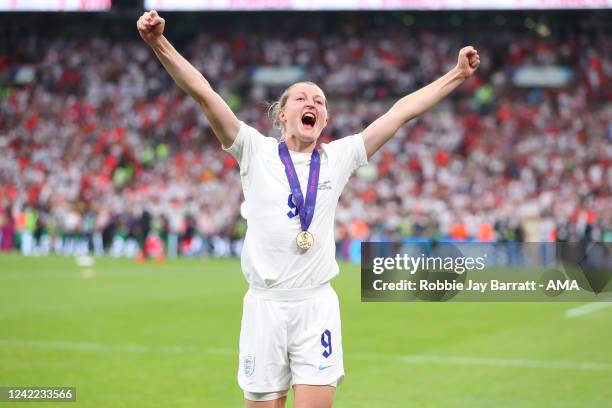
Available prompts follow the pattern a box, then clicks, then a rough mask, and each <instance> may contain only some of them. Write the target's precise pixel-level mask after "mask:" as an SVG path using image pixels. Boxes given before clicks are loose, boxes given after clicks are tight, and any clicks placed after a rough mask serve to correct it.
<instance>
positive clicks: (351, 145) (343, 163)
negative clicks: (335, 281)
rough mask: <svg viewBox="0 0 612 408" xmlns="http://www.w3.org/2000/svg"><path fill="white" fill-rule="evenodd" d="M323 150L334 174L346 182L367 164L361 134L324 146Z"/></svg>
mask: <svg viewBox="0 0 612 408" xmlns="http://www.w3.org/2000/svg"><path fill="white" fill-rule="evenodd" d="M323 149H324V150H325V151H326V152H327V155H328V157H329V160H330V165H331V166H333V168H334V173H335V174H336V175H337V176H338V177H340V178H344V179H346V180H348V178H349V177H350V176H351V174H353V172H354V171H355V170H357V169H358V168H359V167H361V166H365V165H366V164H368V156H367V154H366V150H365V144H364V143H363V136H362V135H361V133H358V134H355V135H351V136H346V137H343V138H342V139H339V140H334V141H333V142H331V143H329V144H327V145H324V146H323Z"/></svg>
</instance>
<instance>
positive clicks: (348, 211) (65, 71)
mask: <svg viewBox="0 0 612 408" xmlns="http://www.w3.org/2000/svg"><path fill="white" fill-rule="evenodd" d="M170 39H171V40H172V38H170ZM470 42H472V43H474V44H475V45H476V46H477V48H478V50H479V53H480V55H481V61H482V64H481V67H480V69H479V71H478V73H477V76H476V78H473V79H471V80H470V81H469V82H467V83H465V84H464V85H463V86H462V87H461V88H460V89H459V90H458V92H457V93H456V94H454V95H453V96H452V97H451V98H449V99H448V100H446V101H444V102H443V103H442V104H441V105H439V106H437V107H436V108H435V109H434V110H432V111H431V112H429V113H427V114H425V115H424V116H423V117H422V118H420V119H418V120H414V121H412V122H410V123H409V124H408V125H406V126H404V127H403V128H402V129H400V131H399V132H398V134H397V135H396V137H395V138H394V139H392V141H391V142H390V143H388V145H386V146H385V147H384V148H383V149H382V150H381V151H380V152H379V153H378V154H377V155H376V156H374V157H373V158H372V160H371V161H370V164H369V165H368V166H367V167H364V168H362V169H360V170H359V171H358V172H357V174H356V175H355V176H354V177H353V179H352V180H351V182H349V184H348V185H347V188H346V190H345V192H344V193H343V195H342V197H341V199H340V203H339V206H338V209H337V217H336V218H337V228H336V233H337V241H338V244H339V245H338V251H339V256H340V257H343V256H344V257H345V258H346V257H348V254H347V252H348V246H349V245H350V243H351V242H354V241H358V240H366V239H370V240H400V239H406V238H409V239H420V238H428V239H454V240H476V241H489V242H492V241H527V242H550V241H555V240H571V241H578V240H587V241H591V240H593V241H605V242H612V201H611V197H610V195H611V192H612V166H611V163H612V104H611V103H610V102H612V81H610V79H611V77H612V36H610V35H602V34H601V33H598V32H589V33H578V34H576V35H563V36H562V35H555V34H554V33H553V34H549V35H548V36H541V35H540V36H539V35H537V34H535V33H534V32H528V33H523V34H517V33H516V32H510V31H508V32H506V31H504V30H499V31H498V32H487V31H484V32H481V33H480V34H479V35H478V37H477V38H470ZM463 45H464V40H463V38H460V37H458V36H456V35H453V34H452V33H444V32H441V33H437V32H433V31H429V30H411V31H401V30H389V29H387V30H385V29H376V30H374V29H372V30H369V31H368V34H367V35H361V34H360V33H359V32H350V30H344V31H343V30H338V32H336V33H332V34H325V35H323V34H321V33H318V32H316V31H307V32H302V33H301V34H299V35H296V36H293V37H291V38H287V37H285V36H281V35H275V34H263V33H262V34H257V35H255V34H253V33H249V34H248V35H247V34H241V33H234V34H232V35H229V34H227V35H225V34H222V33H216V34H214V35H213V34H207V33H202V34H200V35H197V36H195V37H194V38H193V39H192V40H191V41H189V42H188V43H185V44H181V46H180V47H179V49H180V50H181V51H182V52H183V53H184V54H185V55H186V56H187V57H188V59H189V60H190V61H192V63H193V64H194V65H195V66H196V68H198V69H199V70H200V71H201V72H202V73H203V74H204V75H205V76H206V77H207V78H208V79H209V81H210V82H211V84H212V85H213V87H214V88H215V89H216V90H217V91H218V92H219V93H220V94H221V95H223V96H224V98H225V99H226V100H227V101H228V103H229V104H230V106H231V107H232V108H233V109H234V110H235V111H236V112H237V113H238V116H239V118H241V120H243V121H245V122H247V123H249V124H251V125H252V126H254V127H256V128H258V129H259V130H260V131H262V133H267V134H269V135H276V136H278V133H279V132H278V131H277V130H275V129H272V128H271V121H270V120H269V119H268V118H267V115H266V110H267V106H266V104H265V101H273V100H274V99H275V98H276V97H278V95H280V93H281V92H282V89H283V88H284V87H285V86H286V84H283V83H275V82H274V81H271V80H270V79H269V78H268V80H267V82H266V80H265V78H264V79H263V80H262V79H261V77H262V76H265V75H262V76H258V75H259V74H261V73H262V72H263V71H262V68H270V67H273V68H274V69H276V70H277V71H273V72H275V75H276V76H279V74H278V73H279V72H283V71H282V70H280V68H283V69H284V68H287V69H289V70H291V69H293V71H290V72H295V69H299V70H303V73H302V74H301V78H305V79H309V80H312V81H314V82H317V83H319V84H320V85H321V87H322V89H323V90H324V91H325V93H326V96H327V98H328V103H329V111H330V116H331V119H330V122H329V125H328V126H327V128H326V129H325V130H324V134H323V135H322V137H321V142H322V143H327V142H330V141H332V140H335V139H337V138H339V137H342V136H345V135H348V134H351V133H356V132H359V131H360V130H361V129H363V127H364V126H367V125H368V124H369V123H370V122H371V121H372V120H374V119H375V118H376V117H377V116H378V115H380V114H382V113H383V112H384V111H385V110H386V109H387V108H388V107H389V106H390V104H391V103H393V101H394V100H396V99H397V98H399V97H401V96H403V95H405V94H406V93H409V92H411V91H413V90H416V89H418V88H419V87H421V86H423V85H425V84H427V83H429V82H430V81H432V80H433V79H435V78H436V77H438V76H440V75H442V74H443V73H444V72H446V71H447V70H448V69H449V68H450V67H452V65H454V63H455V58H456V53H457V50H459V49H460V48H461V46H463ZM5 51H6V52H5V53H4V55H2V54H0V83H1V84H2V86H1V89H0V151H1V152H2V153H1V160H0V249H1V250H10V249H12V248H20V249H21V251H22V252H23V253H26V254H32V253H47V252H49V251H56V252H59V253H64V254H79V253H87V252H88V251H90V250H91V251H93V252H95V253H97V254H101V253H103V252H110V253H111V254H113V255H116V256H121V255H127V256H136V255H137V254H138V253H139V252H140V250H141V249H142V248H146V249H147V251H146V252H147V253H148V254H150V253H158V252H159V248H160V246H161V247H162V248H163V247H166V250H167V251H168V253H169V254H170V255H171V256H174V255H176V254H183V255H197V254H211V255H216V256H229V255H232V254H234V255H235V254H236V253H238V252H239V251H240V242H241V237H243V236H244V232H245V229H246V221H245V219H244V216H246V217H247V218H248V214H244V213H242V214H241V203H242V201H243V198H242V190H241V185H240V174H239V171H238V169H237V164H236V162H235V161H234V159H233V158H232V157H231V156H230V155H229V154H227V153H225V152H223V151H222V149H221V147H220V146H219V145H218V143H217V142H216V140H215V139H214V137H213V135H212V133H211V129H210V127H209V125H208V123H207V121H206V118H205V117H204V115H202V114H201V112H200V111H199V108H198V107H197V106H196V104H195V103H194V102H193V101H192V100H191V99H190V98H189V97H188V96H186V95H184V94H183V93H182V92H181V91H180V90H179V89H178V88H177V87H176V85H174V84H173V83H172V80H171V78H170V77H169V76H168V74H167V73H166V72H165V71H164V70H163V68H162V67H161V65H160V64H159V63H158V62H157V60H156V59H155V57H154V55H153V54H152V52H151V51H150V50H149V49H148V48H147V47H146V45H145V44H144V43H142V42H140V41H139V39H138V38H137V34H136V32H134V36H133V38H130V39H125V40H123V41H121V42H117V41H113V40H110V39H106V38H103V37H98V36H94V37H87V38H85V37H70V36H57V37H50V38H48V37H43V36H36V35H31V36H26V37H24V38H22V39H21V40H20V43H19V45H18V46H15V47H13V48H12V49H8V50H5ZM550 66H562V67H567V68H569V69H570V70H571V74H572V76H571V79H569V81H568V82H567V83H566V84H561V85H558V86H549V85H546V86H530V87H525V86H519V85H517V84H516V81H515V78H516V75H517V72H519V70H520V69H521V68H524V67H536V68H538V67H539V68H545V67H550ZM272 79H274V78H272ZM147 237H148V238H149V239H148V240H147Z"/></svg>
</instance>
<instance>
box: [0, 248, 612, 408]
mask: <svg viewBox="0 0 612 408" xmlns="http://www.w3.org/2000/svg"><path fill="white" fill-rule="evenodd" d="M333 286H334V287H335V289H336V291H337V292H338V295H339V297H340V304H341V312H342V325H343V327H342V329H343V338H344V360H345V369H346V373H347V376H346V380H345V383H344V384H343V385H342V386H341V387H340V388H339V389H338V392H337V397H336V404H335V406H337V407H340V408H349V407H350V408H352V407H385V408H387V407H493V406H494V407H538V408H539V407H558V408H559V407H612V386H611V384H612V342H611V340H612V308H602V309H600V310H595V311H593V312H591V313H587V314H583V315H581V316H577V317H574V318H568V317H567V316H566V314H565V312H566V311H567V310H568V309H571V308H574V307H576V306H579V305H578V304H571V303H361V301H360V293H359V268H358V266H355V265H348V264H342V265H341V273H340V276H338V277H337V278H336V279H334V281H333ZM246 287H247V285H246V283H245V282H244V279H243V277H242V274H241V272H240V263H239V261H238V260H204V259H194V260H176V261H167V262H165V263H164V264H162V265H156V264H154V263H147V264H136V263H134V261H128V260H113V259H108V258H105V259H97V260H96V263H95V265H94V266H93V268H92V270H91V271H87V269H86V268H82V267H78V266H77V265H76V263H75V261H74V259H71V258H61V257H48V258H23V257H20V256H17V255H2V256H0V386H76V387H77V402H76V403H75V404H57V403H55V404H51V403H47V404H43V405H44V406H58V405H59V406H65V407H68V406H75V407H76V406H78V407H242V406H243V400H242V393H241V390H240V389H239V388H238V385H237V382H236V370H237V348H238V333H239V330H240V317H241V303H242V296H243V294H244V293H245V291H246ZM10 405H11V404H7V403H0V408H1V407H4V406H10ZM14 405H15V406H18V407H26V406H41V405H40V404H39V403H31V404H27V403H20V404H14Z"/></svg>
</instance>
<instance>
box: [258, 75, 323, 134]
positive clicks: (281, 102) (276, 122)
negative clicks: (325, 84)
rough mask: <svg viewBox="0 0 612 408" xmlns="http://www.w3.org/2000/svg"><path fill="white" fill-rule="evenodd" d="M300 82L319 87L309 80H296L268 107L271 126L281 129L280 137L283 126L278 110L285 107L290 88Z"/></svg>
mask: <svg viewBox="0 0 612 408" xmlns="http://www.w3.org/2000/svg"><path fill="white" fill-rule="evenodd" d="M300 84H305V85H312V86H316V87H317V88H319V89H321V88H320V87H319V85H317V84H315V83H314V82H311V81H302V82H296V83H294V84H291V85H289V86H288V87H287V89H285V90H284V91H283V93H282V94H281V96H280V98H278V99H277V100H276V101H275V102H272V103H271V104H270V106H269V107H268V118H269V119H270V120H271V121H272V126H273V127H275V128H276V129H278V130H280V131H281V138H283V137H284V136H285V126H284V125H283V124H282V123H281V121H280V118H279V115H280V112H281V110H283V109H284V108H285V105H287V99H289V91H291V88H293V87H294V86H295V85H300ZM321 92H323V91H321ZM325 108H327V100H325Z"/></svg>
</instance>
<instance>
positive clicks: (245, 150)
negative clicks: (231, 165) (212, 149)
mask: <svg viewBox="0 0 612 408" xmlns="http://www.w3.org/2000/svg"><path fill="white" fill-rule="evenodd" d="M265 139H266V137H265V136H264V135H262V134H261V133H259V132H258V131H257V130H256V129H254V128H252V127H251V126H249V125H247V124H246V123H244V122H240V129H239V130H238V134H237V135H236V138H235V139H234V143H232V145H231V146H230V147H228V148H225V147H224V146H221V147H222V148H223V150H225V151H226V152H228V153H229V154H231V155H232V156H234V158H235V159H236V161H237V162H238V165H239V166H240V172H241V173H243V172H246V170H247V168H248V167H249V162H250V160H251V158H252V157H253V156H254V155H255V153H256V152H257V150H259V148H260V147H261V145H262V144H263V143H264V141H265Z"/></svg>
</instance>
